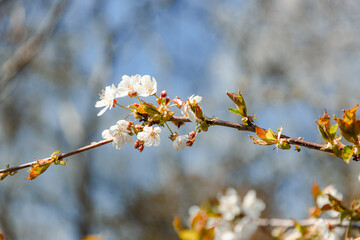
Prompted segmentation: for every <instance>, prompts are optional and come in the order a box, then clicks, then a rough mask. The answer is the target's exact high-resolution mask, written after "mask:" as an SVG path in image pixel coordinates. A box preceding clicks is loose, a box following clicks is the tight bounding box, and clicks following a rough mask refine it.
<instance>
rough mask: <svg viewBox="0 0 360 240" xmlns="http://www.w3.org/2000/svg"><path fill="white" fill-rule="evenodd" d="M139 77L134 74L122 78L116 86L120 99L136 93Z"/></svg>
mask: <svg viewBox="0 0 360 240" xmlns="http://www.w3.org/2000/svg"><path fill="white" fill-rule="evenodd" d="M140 79H141V76H140V75H139V74H136V75H135V76H131V77H129V76H127V75H124V76H122V80H121V82H120V83H119V85H118V91H119V95H120V97H124V96H128V95H130V94H133V93H135V92H137V91H138V90H139V89H140Z"/></svg>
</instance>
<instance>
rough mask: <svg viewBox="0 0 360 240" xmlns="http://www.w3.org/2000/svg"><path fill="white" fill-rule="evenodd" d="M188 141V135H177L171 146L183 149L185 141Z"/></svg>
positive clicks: (177, 149)
mask: <svg viewBox="0 0 360 240" xmlns="http://www.w3.org/2000/svg"><path fill="white" fill-rule="evenodd" d="M187 141H188V135H182V136H177V137H176V138H175V140H174V141H173V147H174V149H175V150H176V151H179V150H184V149H185V148H186V147H187V145H186V142H187Z"/></svg>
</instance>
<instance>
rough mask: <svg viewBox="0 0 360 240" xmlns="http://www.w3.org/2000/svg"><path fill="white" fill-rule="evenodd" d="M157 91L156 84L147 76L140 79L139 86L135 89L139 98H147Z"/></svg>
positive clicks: (153, 79)
mask: <svg viewBox="0 0 360 240" xmlns="http://www.w3.org/2000/svg"><path fill="white" fill-rule="evenodd" d="M156 91H157V83H156V80H155V78H152V81H151V76H149V75H144V76H142V77H141V79H140V85H139V86H138V87H137V92H138V95H139V96H141V97H148V96H150V95H153V94H155V93H156Z"/></svg>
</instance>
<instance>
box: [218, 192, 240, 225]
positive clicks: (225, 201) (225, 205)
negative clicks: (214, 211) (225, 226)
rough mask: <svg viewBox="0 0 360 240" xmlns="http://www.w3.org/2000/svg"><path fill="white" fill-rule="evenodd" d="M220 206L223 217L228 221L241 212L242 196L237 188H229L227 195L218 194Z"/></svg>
mask: <svg viewBox="0 0 360 240" xmlns="http://www.w3.org/2000/svg"><path fill="white" fill-rule="evenodd" d="M218 200H219V207H218V210H219V212H220V213H221V214H222V218H223V219H224V220H226V221H231V220H233V219H234V218H235V216H236V215H239V214H240V213H241V209H240V198H239V196H238V195H237V193H236V191H235V189H233V188H228V189H227V190H226V193H225V195H220V196H218Z"/></svg>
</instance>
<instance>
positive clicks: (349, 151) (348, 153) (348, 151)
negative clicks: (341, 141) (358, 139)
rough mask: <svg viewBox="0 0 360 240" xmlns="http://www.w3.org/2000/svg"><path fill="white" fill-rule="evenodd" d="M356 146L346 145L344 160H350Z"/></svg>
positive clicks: (343, 152)
mask: <svg viewBox="0 0 360 240" xmlns="http://www.w3.org/2000/svg"><path fill="white" fill-rule="evenodd" d="M353 150H354V147H353V146H345V147H344V148H343V150H342V159H344V161H345V162H346V163H349V162H350V159H351V157H352V156H353V152H354V151H353Z"/></svg>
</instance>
